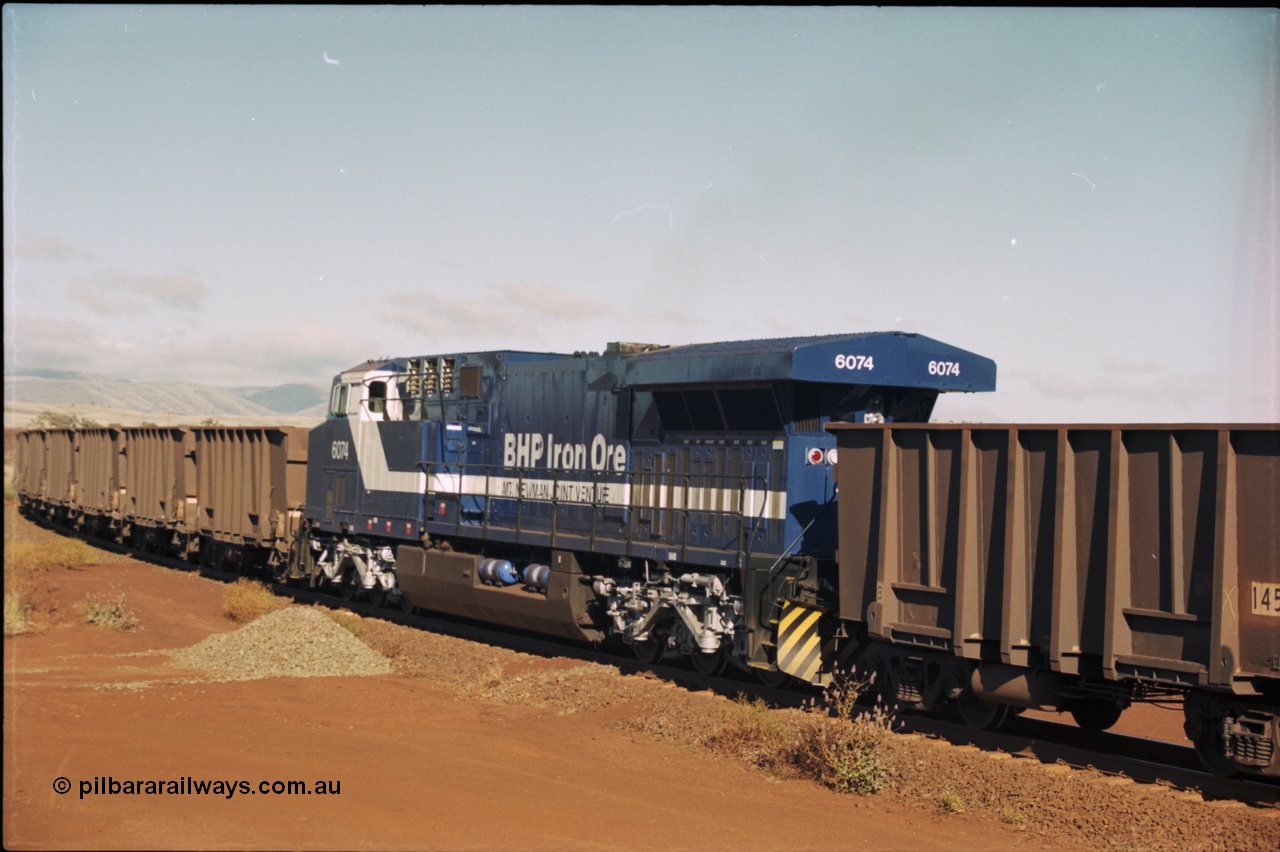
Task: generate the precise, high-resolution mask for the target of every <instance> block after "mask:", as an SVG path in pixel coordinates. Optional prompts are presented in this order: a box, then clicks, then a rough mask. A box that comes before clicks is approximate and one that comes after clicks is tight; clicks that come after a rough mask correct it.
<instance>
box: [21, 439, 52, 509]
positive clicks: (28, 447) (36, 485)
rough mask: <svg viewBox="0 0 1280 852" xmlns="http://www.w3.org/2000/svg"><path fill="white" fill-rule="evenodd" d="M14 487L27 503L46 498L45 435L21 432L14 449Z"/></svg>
mask: <svg viewBox="0 0 1280 852" xmlns="http://www.w3.org/2000/svg"><path fill="white" fill-rule="evenodd" d="M13 487H14V489H15V490H16V491H17V492H18V494H19V495H20V496H21V497H22V498H23V499H24V500H25V501H28V502H30V501H34V500H39V499H43V498H44V490H45V434H44V432H42V431H39V430H27V431H23V432H19V433H18V435H17V440H16V441H15V442H14V448H13Z"/></svg>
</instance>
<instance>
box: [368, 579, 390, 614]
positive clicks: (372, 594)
mask: <svg viewBox="0 0 1280 852" xmlns="http://www.w3.org/2000/svg"><path fill="white" fill-rule="evenodd" d="M386 602H387V590H386V589H384V588H382V585H381V584H378V583H375V584H374V586H373V588H372V589H370V590H369V605H370V606H373V607H377V608H379V609H380V608H381V607H382V605H383V604H385V603H386Z"/></svg>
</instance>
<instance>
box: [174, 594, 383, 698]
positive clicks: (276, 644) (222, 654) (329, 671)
mask: <svg viewBox="0 0 1280 852" xmlns="http://www.w3.org/2000/svg"><path fill="white" fill-rule="evenodd" d="M170 656H172V658H173V662H174V664H175V665H178V666H181V667H183V668H191V669H204V670H206V671H209V672H212V673H214V674H216V675H218V676H219V679H222V680H257V679H259V678H264V677H361V676H365V675H383V674H391V663H390V662H388V661H387V659H386V658H385V657H383V656H382V655H381V654H379V653H378V652H377V651H375V650H373V649H372V648H370V647H369V646H368V645H366V644H365V643H363V642H361V641H360V640H359V639H357V638H356V637H355V636H353V635H351V633H350V631H348V630H345V629H343V628H342V627H340V626H339V625H337V624H335V623H334V622H333V620H332V619H330V618H329V617H328V616H326V615H324V614H323V613H322V612H320V611H318V610H315V609H307V608H303V607H289V608H288V609H281V610H277V611H276V612H273V613H270V614H269V615H264V616H262V617H261V618H259V619H258V620H257V621H254V622H252V623H250V624H246V625H245V626H244V627H241V628H240V629H239V630H236V631H234V632H232V633H219V634H214V635H213V636H209V637H208V638H206V639H204V640H202V641H201V642H198V643H196V644H195V645H192V646H191V647H189V648H183V649H181V650H178V651H173V652H170Z"/></svg>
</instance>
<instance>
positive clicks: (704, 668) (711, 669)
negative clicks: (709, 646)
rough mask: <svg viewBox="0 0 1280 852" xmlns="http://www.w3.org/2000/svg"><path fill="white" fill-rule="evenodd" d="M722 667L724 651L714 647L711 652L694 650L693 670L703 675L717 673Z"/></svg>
mask: <svg viewBox="0 0 1280 852" xmlns="http://www.w3.org/2000/svg"><path fill="white" fill-rule="evenodd" d="M723 668H724V651H723V650H722V649H720V648H716V649H715V650H714V651H712V652H711V653H709V654H708V653H706V652H704V651H698V652H695V653H694V655H693V670H694V671H696V672H697V673H698V674H700V675H703V676H705V677H710V676H711V675H714V674H719V673H720V670H721V669H723Z"/></svg>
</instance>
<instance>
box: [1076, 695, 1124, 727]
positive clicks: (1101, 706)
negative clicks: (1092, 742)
mask: <svg viewBox="0 0 1280 852" xmlns="http://www.w3.org/2000/svg"><path fill="white" fill-rule="evenodd" d="M1067 709H1068V710H1070V711H1071V718H1072V719H1075V720H1076V724H1077V725H1079V726H1080V729H1081V730H1082V731H1088V732H1089V733H1091V734H1097V733H1101V732H1102V731H1105V730H1107V729H1108V728H1110V727H1111V726H1112V725H1114V724H1115V723H1116V722H1118V721H1120V714H1121V713H1123V712H1124V711H1123V710H1122V709H1121V708H1120V707H1119V706H1118V705H1117V704H1116V703H1115V702H1114V701H1108V700H1106V699H1105V698H1082V699H1079V700H1077V701H1073V702H1071V704H1070V705H1069V706H1068V707H1067Z"/></svg>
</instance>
